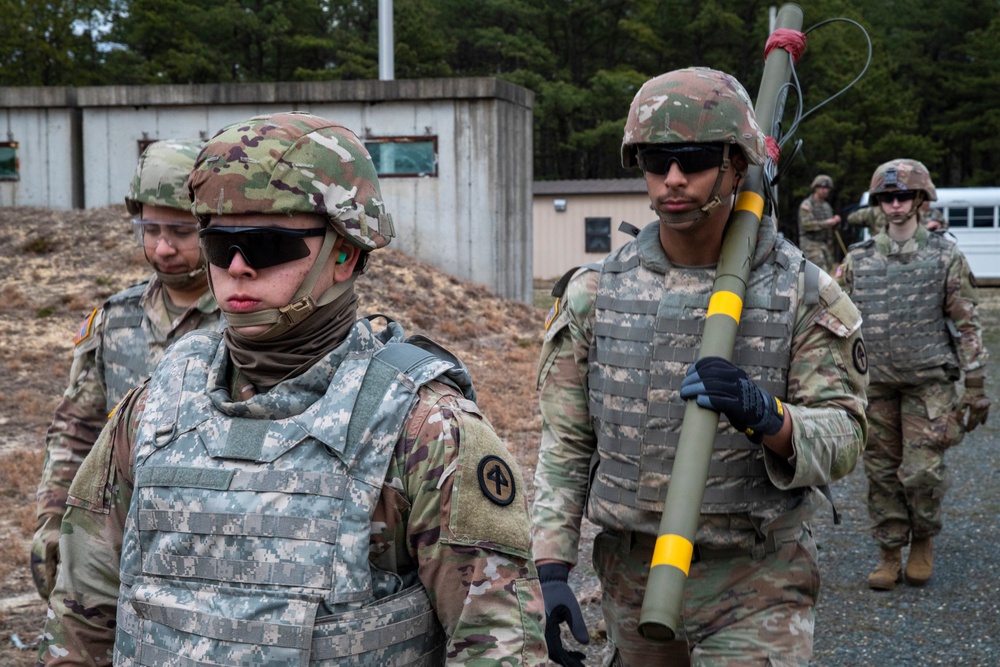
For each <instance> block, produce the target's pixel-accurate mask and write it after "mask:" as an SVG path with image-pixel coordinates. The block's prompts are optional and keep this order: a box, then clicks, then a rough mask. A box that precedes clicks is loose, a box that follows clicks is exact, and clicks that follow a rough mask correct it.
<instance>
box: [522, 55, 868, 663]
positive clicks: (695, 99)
mask: <svg viewBox="0 0 1000 667" xmlns="http://www.w3.org/2000/svg"><path fill="white" fill-rule="evenodd" d="M706 110H710V111H706ZM765 159H766V153H765V149H764V136H763V133H762V132H761V130H760V128H759V127H758V125H757V123H756V121H755V120H754V112H753V107H752V106H751V103H750V99H749V97H748V96H747V94H746V91H745V90H744V89H743V87H742V86H741V85H740V84H739V82H738V81H736V79H734V78H733V77H731V76H729V75H728V74H725V73H723V72H719V71H716V70H711V69H705V68H690V69H683V70H678V71H674V72H669V73H667V74H663V75H661V76H658V77H656V78H653V79H651V80H649V81H647V82H646V83H645V84H644V85H643V86H642V88H641V89H640V90H639V92H638V93H637V94H636V96H635V99H634V100H633V102H632V106H631V108H630V109H629V113H628V117H627V120H626V125H625V132H624V138H623V141H622V163H623V165H624V166H625V167H633V166H636V165H638V166H639V167H640V168H641V169H642V170H643V173H644V175H645V180H646V187H647V190H648V191H649V198H650V201H651V203H652V208H653V209H654V210H655V211H656V213H657V217H658V218H659V219H658V220H657V221H656V222H653V223H650V224H649V225H647V226H646V227H645V228H644V229H642V230H641V231H640V232H639V234H638V236H637V237H636V239H635V240H634V241H632V242H630V243H628V244H626V245H625V246H623V247H622V248H621V249H619V250H616V251H615V252H613V253H611V255H609V256H608V258H606V259H605V260H604V261H603V262H602V263H601V264H600V265H598V266H588V267H584V268H583V269H581V270H579V271H578V272H576V273H575V275H572V278H571V279H569V276H567V279H568V284H567V286H566V288H565V292H564V293H562V294H561V295H558V296H559V299H558V300H557V302H556V304H555V306H554V308H553V311H552V313H551V314H550V317H549V319H548V320H547V322H546V334H545V342H544V345H543V348H542V354H541V359H540V362H539V379H538V382H539V387H540V390H541V394H540V404H541V412H542V419H543V422H542V441H541V448H540V451H539V455H538V467H537V471H536V475H535V492H536V495H535V501H534V507H533V516H532V523H533V526H534V553H535V559H536V563H538V565H539V577H540V579H541V581H542V588H543V591H544V593H545V605H546V611H547V612H548V622H547V627H546V638H547V639H548V640H549V655H550V657H551V658H552V659H553V660H555V661H557V662H559V663H560V664H562V665H580V664H582V661H581V654H580V652H578V651H570V650H568V649H567V648H566V647H564V645H563V643H562V641H561V638H560V627H559V626H560V623H561V621H563V620H566V621H568V622H569V626H570V629H571V631H572V633H573V635H574V637H576V638H577V640H578V641H585V640H586V639H587V630H586V626H585V624H584V622H583V619H582V616H581V615H580V609H579V606H578V604H577V602H576V598H575V596H574V594H573V592H572V590H571V589H570V587H569V585H568V584H567V580H568V573H569V570H570V568H571V567H573V566H574V565H575V564H576V562H577V558H578V550H579V541H580V524H581V520H582V518H583V515H584V513H586V514H587V517H588V518H589V519H590V520H591V521H593V522H594V523H596V524H597V525H598V526H600V528H601V533H600V534H599V535H598V536H597V538H596V539H595V542H594V567H595V569H596V570H597V574H598V576H599V578H600V580H601V584H602V590H603V600H602V611H603V613H604V618H605V621H606V623H607V630H608V638H609V642H610V644H611V648H612V650H613V651H614V652H615V658H614V659H615V660H617V662H614V663H609V664H616V665H634V666H642V665H652V664H657V665H666V664H670V665H685V664H688V662H689V661H691V662H693V663H695V664H712V665H734V666H735V665H746V664H751V663H752V664H764V663H766V662H767V659H768V657H769V656H770V657H773V656H775V655H780V656H782V658H783V659H784V660H786V661H787V662H788V664H798V665H806V664H807V663H808V662H809V657H810V655H811V654H812V638H813V624H814V619H815V615H814V612H813V606H814V605H815V602H816V596H817V593H818V591H819V569H818V567H817V563H816V545H815V542H814V541H813V538H812V534H811V530H810V528H809V524H808V521H809V518H810V516H811V515H812V513H813V512H814V511H815V508H816V506H817V500H818V493H817V492H816V488H815V487H820V486H824V485H826V484H828V483H829V482H832V481H833V480H836V479H838V478H840V477H843V476H844V475H846V474H848V473H849V472H851V470H852V469H853V468H854V465H855V463H856V461H857V458H858V455H859V454H860V451H861V448H862V444H863V443H864V438H865V430H866V421H865V416H864V406H865V397H864V387H865V384H866V382H867V378H866V375H865V365H864V355H863V354H862V352H863V349H864V344H863V342H862V341H861V338H860V327H861V318H860V315H859V314H858V311H857V309H856V308H855V307H854V305H853V304H852V303H851V301H850V299H849V298H848V297H847V296H846V295H845V294H844V293H843V292H842V291H841V290H840V288H839V287H838V286H837V284H836V283H835V282H833V280H832V279H831V278H830V277H829V276H828V275H827V274H826V273H824V272H822V271H820V270H819V269H818V268H817V267H816V266H815V265H813V264H811V263H808V262H806V261H805V259H804V258H803V256H802V253H801V252H800V251H799V249H798V248H796V247H795V246H793V245H792V244H791V243H789V242H787V241H784V240H782V239H780V238H779V237H778V235H777V230H776V228H775V225H774V222H773V221H772V220H771V219H770V218H766V217H765V218H764V219H763V220H762V221H761V225H760V232H759V235H758V239H757V248H756V252H755V254H754V257H753V258H752V270H751V275H750V284H749V285H748V286H747V293H746V299H745V305H744V309H743V313H742V320H741V321H742V322H745V323H746V324H745V325H743V326H741V327H740V330H739V332H738V333H739V335H738V338H737V342H736V346H735V351H734V354H733V360H734V363H730V362H728V361H726V360H724V359H722V358H719V357H708V358H705V359H701V360H699V361H698V362H697V363H692V362H694V361H695V358H696V356H697V352H698V346H699V344H700V342H701V332H702V330H703V327H704V319H705V317H706V311H707V307H708V304H709V297H710V295H711V291H712V285H713V282H714V279H715V271H716V265H717V263H718V261H719V255H720V252H721V248H722V239H723V235H724V232H725V228H726V224H727V222H728V221H729V219H730V215H731V214H732V211H733V205H734V201H735V195H736V191H737V188H738V187H739V184H740V181H741V180H742V178H743V176H744V174H745V173H746V171H747V168H748V164H755V165H761V164H763V163H764V161H765ZM686 399H692V400H697V402H698V404H699V405H701V406H703V407H705V408H708V409H712V410H715V411H717V412H719V413H720V414H721V415H722V416H723V417H724V419H723V420H722V421H720V429H719V434H718V437H717V438H716V440H715V443H714V449H713V452H714V453H713V456H712V464H711V469H710V473H709V475H710V476H709V479H708V484H707V488H706V490H705V498H704V503H703V505H702V508H701V510H702V513H701V520H700V525H699V528H698V532H697V536H696V543H695V557H694V563H693V564H692V566H691V570H690V573H689V575H688V579H687V585H686V587H685V594H684V601H683V609H682V619H683V627H682V628H681V629H680V631H679V635H678V640H676V641H673V642H667V643H659V642H653V641H647V640H645V639H644V638H643V637H642V636H640V634H639V632H638V629H637V628H638V623H639V615H640V611H641V608H642V600H643V596H644V594H645V589H646V580H647V577H648V576H649V568H650V562H651V558H652V555H653V547H654V544H655V542H656V538H657V533H658V527H659V522H660V517H661V514H662V512H663V505H664V499H665V498H666V493H667V485H668V484H669V482H670V477H671V474H672V473H673V472H674V471H673V470H672V466H673V458H674V455H675V451H676V445H677V440H678V436H679V433H680V428H681V421H682V417H683V414H684V401H685V400H686ZM678 474H682V473H680V472H679V473H678Z"/></svg>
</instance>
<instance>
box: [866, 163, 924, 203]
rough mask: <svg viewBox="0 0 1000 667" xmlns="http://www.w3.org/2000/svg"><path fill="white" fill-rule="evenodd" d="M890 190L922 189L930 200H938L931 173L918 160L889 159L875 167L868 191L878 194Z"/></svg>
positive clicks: (871, 193)
mask: <svg viewBox="0 0 1000 667" xmlns="http://www.w3.org/2000/svg"><path fill="white" fill-rule="evenodd" d="M888 190H922V191H923V192H924V195H925V196H926V197H927V199H928V200H929V201H937V189H936V188H935V187H934V183H933V182H932V181H931V174H930V172H929V171H928V170H927V167H925V166H924V164H923V163H922V162H919V161H917V160H909V159H906V158H899V159H896V160H889V161H888V162H886V163H884V164H880V165H879V166H878V168H877V169H875V173H874V174H872V182H871V186H870V187H869V188H868V192H869V193H870V195H876V194H878V193H880V192H886V191H888ZM872 199H874V197H872Z"/></svg>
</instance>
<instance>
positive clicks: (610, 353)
mask: <svg viewBox="0 0 1000 667" xmlns="http://www.w3.org/2000/svg"><path fill="white" fill-rule="evenodd" d="M803 264H804V260H803V258H802V254H801V252H799V250H798V249H797V248H794V247H792V246H791V245H790V244H787V243H780V244H779V245H778V246H777V250H776V251H773V252H770V253H769V254H768V255H767V258H766V260H765V261H764V262H763V264H762V265H760V266H757V267H755V269H754V270H753V272H752V273H751V277H750V285H749V286H748V288H747V293H746V297H745V299H744V305H743V314H742V316H741V319H740V324H739V330H738V337H737V339H736V346H735V350H734V358H733V362H734V363H735V364H736V365H738V366H740V367H741V368H743V369H744V370H745V371H746V373H747V375H748V376H749V377H750V378H751V379H753V380H754V381H755V382H757V383H758V384H759V385H760V386H761V387H762V388H763V389H765V390H766V391H768V392H769V393H771V394H772V395H773V396H777V397H778V398H781V399H784V398H785V395H786V393H787V382H788V367H789V361H790V358H791V352H790V350H791V339H792V332H793V328H794V325H795V314H796V308H797V304H798V294H797V290H798V283H797V280H798V273H799V270H800V267H802V266H803ZM669 271H670V273H669V275H670V286H669V287H668V288H665V287H664V274H663V273H662V272H657V271H654V270H651V269H650V268H649V267H647V266H645V265H644V263H643V262H642V261H640V255H639V251H638V247H637V245H636V243H634V242H633V243H631V244H628V245H626V246H625V247H623V248H622V249H621V250H620V251H618V252H617V253H616V254H613V255H612V256H611V257H610V258H609V259H608V260H606V261H605V262H604V264H603V269H602V273H601V277H600V281H599V285H598V289H597V295H596V302H595V323H594V343H593V345H592V346H591V350H590V364H589V368H590V371H589V376H588V381H589V402H590V414H591V418H592V420H593V423H594V430H595V433H596V434H597V447H598V452H599V464H598V465H597V468H596V470H595V473H594V478H593V482H592V486H591V497H590V501H589V503H588V516H589V517H590V518H591V519H592V520H593V521H594V522H595V523H597V524H598V525H601V526H602V527H604V528H606V529H609V530H615V531H625V530H633V531H636V532H643V533H648V534H652V535H655V534H657V527H658V525H659V521H660V515H661V513H662V511H663V504H664V500H665V499H666V495H667V484H668V483H669V479H670V474H671V470H672V468H673V462H674V455H675V453H676V448H677V442H678V439H679V436H680V427H681V421H682V419H683V416H684V409H685V405H684V401H682V400H681V398H680V395H679V390H680V384H681V381H682V380H683V379H684V375H685V373H686V372H687V370H688V367H689V366H690V364H691V363H693V362H694V361H695V360H696V358H697V353H698V347H699V345H700V343H701V334H702V331H703V329H704V323H705V316H706V312H707V308H708V303H709V297H710V296H711V290H712V283H713V281H714V277H715V270H714V269H704V268H693V269H689V268H678V267H672V268H671V269H670V270H669ZM708 474H709V478H708V483H707V486H706V489H705V495H704V501H703V505H702V513H706V514H731V513H735V512H749V511H755V512H757V513H758V514H759V513H760V511H761V510H766V509H767V508H769V507H770V508H773V509H775V514H777V513H779V512H780V511H783V510H781V509H780V508H781V507H784V505H783V503H784V502H786V501H787V500H788V499H790V498H797V497H798V496H799V495H801V494H802V493H803V492H804V491H803V490H801V489H797V490H794V491H782V490H780V489H778V488H776V487H775V486H774V485H773V484H771V482H770V480H769V478H768V476H767V471H766V470H765V466H764V456H763V452H762V449H761V446H760V445H755V444H753V443H751V442H750V440H749V439H748V438H747V437H746V435H744V434H743V433H742V432H739V431H737V430H736V429H734V428H733V427H732V426H730V425H729V423H728V422H727V421H726V419H725V417H724V416H720V422H719V433H718V435H717V437H716V440H715V445H714V453H713V455H712V461H711V464H710V467H709V473H708ZM764 514H767V512H766V511H765V512H764Z"/></svg>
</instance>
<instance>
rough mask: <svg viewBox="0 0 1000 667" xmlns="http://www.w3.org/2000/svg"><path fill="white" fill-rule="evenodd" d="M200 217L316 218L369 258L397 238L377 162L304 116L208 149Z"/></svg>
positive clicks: (251, 126)
mask: <svg viewBox="0 0 1000 667" xmlns="http://www.w3.org/2000/svg"><path fill="white" fill-rule="evenodd" d="M189 187H190V191H191V201H192V202H193V204H192V210H193V212H194V214H195V215H196V216H199V217H200V216H213V215H238V214H244V213H264V214H278V213H283V214H291V213H315V214H319V215H322V216H324V217H326V218H327V220H328V221H329V223H330V225H331V226H332V227H333V229H334V230H335V231H336V232H337V233H338V234H340V235H341V236H343V237H344V238H345V239H346V240H347V241H349V242H350V243H352V244H353V245H355V246H358V247H359V248H361V249H362V250H366V251H368V250H374V249H376V248H381V247H383V246H385V245H387V244H388V243H389V241H390V239H392V237H393V236H395V232H394V231H393V226H392V218H391V216H390V215H389V214H388V213H386V212H385V205H384V203H383V201H382V193H381V190H380V188H379V182H378V175H377V174H376V171H375V164H374V163H373V162H372V158H371V155H369V154H368V151H367V150H366V149H365V146H364V144H363V143H361V140H360V139H358V137H357V136H356V135H355V134H354V133H353V132H352V131H351V130H349V129H348V128H346V127H344V126H343V125H341V124H339V123H336V122H334V121H331V120H326V119H325V118H320V117H318V116H314V115H312V114H308V113H303V112H287V113H277V114H271V115H266V116H256V117H254V118H251V119H250V120H247V121H242V122H239V123H234V124H232V125H229V126H228V127H224V128H223V129H221V130H219V132H218V133H217V134H216V135H215V136H214V137H212V139H210V140H209V141H208V143H207V144H206V146H205V148H204V150H202V152H201V155H200V156H198V160H197V162H196V163H195V166H194V171H193V172H192V173H191V179H190V181H189Z"/></svg>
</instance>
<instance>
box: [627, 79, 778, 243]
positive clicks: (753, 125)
mask: <svg viewBox="0 0 1000 667" xmlns="http://www.w3.org/2000/svg"><path fill="white" fill-rule="evenodd" d="M691 143H719V144H722V147H723V148H722V165H721V166H720V167H719V173H718V175H717V176H716V179H715V184H714V185H713V186H712V191H711V193H710V194H709V196H708V200H707V201H706V202H705V205H704V206H701V207H700V208H696V209H693V210H690V211H684V212H682V213H668V212H665V211H660V210H657V209H656V207H655V205H654V206H653V209H654V210H656V212H657V215H658V216H659V218H660V220H661V221H662V222H664V223H666V224H668V225H669V224H677V223H684V222H692V221H694V222H697V223H701V222H704V221H705V220H707V219H708V217H709V216H710V215H711V214H712V211H714V210H715V209H716V208H718V207H719V206H721V205H722V196H721V195H720V194H719V188H720V187H721V185H722V181H723V178H724V177H725V173H726V171H728V170H729V168H730V166H731V164H732V162H731V160H730V149H731V147H732V146H733V144H735V145H737V146H739V147H740V149H741V150H742V152H743V155H744V156H745V157H746V160H747V162H749V163H750V164H755V165H762V164H764V161H765V159H766V158H767V153H766V148H765V144H764V133H763V132H761V129H760V127H759V126H758V125H757V121H756V119H755V117H754V112H753V105H752V104H751V102H750V96H749V95H747V91H746V90H744V88H743V86H742V85H740V82H739V81H737V80H736V79H735V78H733V77H732V76H730V75H729V74H726V73H725V72H720V71H718V70H714V69H709V68H707V67H689V68H687V69H680V70H675V71H673V72H667V73H666V74H661V75H660V76H657V77H654V78H652V79H650V80H649V81H647V82H646V83H644V84H643V85H642V87H641V88H640V89H639V92H637V93H636V94H635V98H634V99H633V100H632V105H631V106H630V107H629V110H628V118H627V119H626V120H625V132H624V135H623V136H622V151H621V152H622V166H623V167H626V168H628V167H634V166H636V165H638V164H639V160H638V153H639V148H640V147H641V146H644V145H650V144H652V145H656V144H691ZM727 196H728V195H727Z"/></svg>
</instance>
